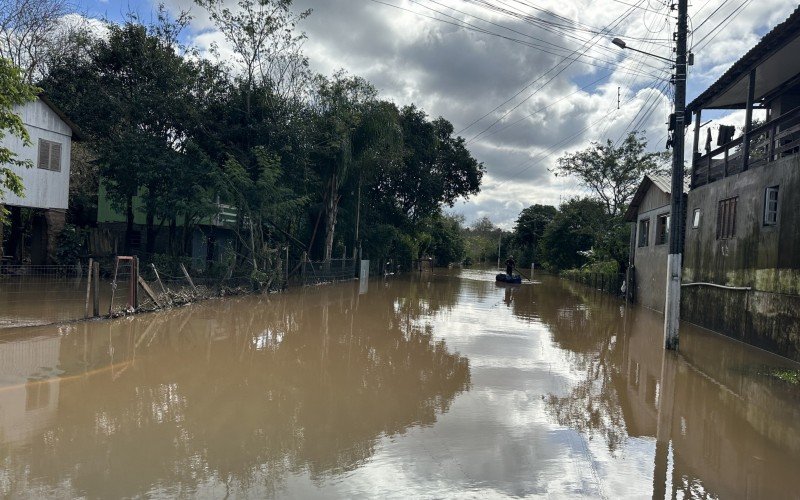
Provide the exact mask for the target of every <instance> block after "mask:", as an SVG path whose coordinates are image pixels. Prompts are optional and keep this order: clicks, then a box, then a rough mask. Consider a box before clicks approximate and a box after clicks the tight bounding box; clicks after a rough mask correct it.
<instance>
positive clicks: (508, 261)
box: [506, 255, 517, 276]
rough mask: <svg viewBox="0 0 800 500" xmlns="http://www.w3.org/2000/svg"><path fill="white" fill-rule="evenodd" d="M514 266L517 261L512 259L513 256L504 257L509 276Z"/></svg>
mask: <svg viewBox="0 0 800 500" xmlns="http://www.w3.org/2000/svg"><path fill="white" fill-rule="evenodd" d="M515 267H517V261H515V260H514V256H512V255H509V256H508V259H506V274H507V275H509V276H511V275H512V273H513V272H514V268H515Z"/></svg>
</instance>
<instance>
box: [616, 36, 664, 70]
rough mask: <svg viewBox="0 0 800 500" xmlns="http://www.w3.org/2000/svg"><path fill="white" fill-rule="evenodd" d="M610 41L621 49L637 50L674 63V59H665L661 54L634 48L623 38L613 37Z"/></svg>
mask: <svg viewBox="0 0 800 500" xmlns="http://www.w3.org/2000/svg"><path fill="white" fill-rule="evenodd" d="M611 43H613V44H614V45H616V46H617V47H619V48H621V49H628V50H632V51H634V52H638V53H640V54H645V55H648V56H650V57H655V58H656V59H661V60H662V61H667V62H668V63H670V64H674V63H675V61H673V60H672V59H667V58H666V57H661V56H659V55H656V54H651V53H650V52H645V51H643V50H639V49H634V48H633V47H628V44H626V43H625V40H623V39H621V38H615V39H613V40H611Z"/></svg>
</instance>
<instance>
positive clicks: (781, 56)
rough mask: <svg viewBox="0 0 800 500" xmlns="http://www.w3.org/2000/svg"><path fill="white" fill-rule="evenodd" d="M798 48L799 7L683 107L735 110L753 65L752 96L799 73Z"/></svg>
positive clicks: (741, 104) (744, 98)
mask: <svg viewBox="0 0 800 500" xmlns="http://www.w3.org/2000/svg"><path fill="white" fill-rule="evenodd" d="M799 50H800V7H797V8H796V9H795V10H794V12H792V14H791V15H790V16H789V17H788V18H787V19H786V20H785V21H784V22H782V23H781V24H779V25H777V26H775V27H774V28H773V29H772V30H771V31H770V32H769V33H767V34H766V35H764V37H763V38H762V39H761V41H760V42H758V44H756V46H755V47H753V48H752V49H750V50H749V51H748V52H747V53H746V54H745V55H743V56H742V57H741V58H740V59H739V60H738V61H736V62H735V63H734V64H733V65H732V66H731V67H730V68H728V71H726V72H725V73H724V74H723V75H722V76H721V77H719V79H718V80H717V81H716V82H714V84H712V85H711V86H710V87H708V89H706V90H705V91H704V92H703V93H702V94H700V95H699V96H697V98H695V99H694V100H693V101H692V102H691V103H689V105H688V106H687V109H689V110H691V111H696V110H698V109H704V108H705V109H714V108H716V109H738V108H742V107H744V105H745V103H746V101H747V87H748V80H749V78H748V75H749V74H750V72H751V71H752V70H754V69H756V68H758V70H757V71H756V86H755V99H756V100H759V99H761V98H762V97H764V95H766V94H769V93H771V92H772V91H774V90H776V89H777V88H779V87H781V86H782V85H783V84H785V83H786V82H787V81H788V80H790V79H793V78H794V77H796V76H797V75H798V73H800V65H799V64H798V63H797V57H796V54H797V52H798V51H799Z"/></svg>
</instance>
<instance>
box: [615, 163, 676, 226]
mask: <svg viewBox="0 0 800 500" xmlns="http://www.w3.org/2000/svg"><path fill="white" fill-rule="evenodd" d="M650 186H655V187H657V188H658V189H660V190H661V192H663V193H664V194H667V195H669V194H670V193H672V179H670V178H669V177H667V176H666V175H656V174H647V175H645V176H644V178H643V179H642V182H640V183H639V187H638V188H636V193H634V195H633V199H631V203H630V205H628V209H627V210H626V211H625V215H624V219H625V221H626V222H636V218H637V215H638V213H639V205H641V204H642V200H644V197H645V196H647V192H648V191H649V190H650ZM688 192H689V183H688V180H687V181H684V183H683V193H684V194H686V193H688Z"/></svg>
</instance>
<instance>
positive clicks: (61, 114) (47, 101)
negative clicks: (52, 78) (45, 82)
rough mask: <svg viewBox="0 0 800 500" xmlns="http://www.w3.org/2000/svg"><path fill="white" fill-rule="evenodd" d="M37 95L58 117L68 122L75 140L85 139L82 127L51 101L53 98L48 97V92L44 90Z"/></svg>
mask: <svg viewBox="0 0 800 500" xmlns="http://www.w3.org/2000/svg"><path fill="white" fill-rule="evenodd" d="M37 97H38V98H39V100H40V101H42V102H43V103H45V104H46V105H47V107H49V108H50V109H52V110H53V113H55V114H56V115H58V117H59V118H61V120H62V121H63V122H64V123H66V124H67V127H69V128H70V130H72V138H73V139H74V140H76V141H82V140H83V138H84V136H83V132H81V129H79V128H78V126H77V125H75V122H73V121H72V120H70V119H69V117H68V116H67V115H66V114H65V113H64V112H63V111H61V108H59V107H58V106H56V105H55V104H54V103H53V101H51V100H50V99H49V98H48V97H47V94H45V93H44V92H41V93H39V95H38V96H37Z"/></svg>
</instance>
